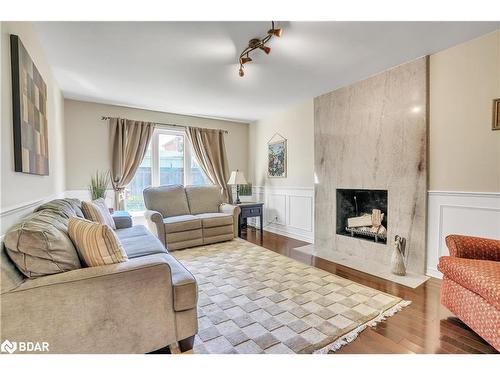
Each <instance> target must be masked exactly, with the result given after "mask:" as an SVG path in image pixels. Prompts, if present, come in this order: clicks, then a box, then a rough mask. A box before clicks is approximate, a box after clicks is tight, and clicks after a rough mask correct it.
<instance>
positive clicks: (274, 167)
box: [267, 136, 287, 178]
mask: <svg viewBox="0 0 500 375" xmlns="http://www.w3.org/2000/svg"><path fill="white" fill-rule="evenodd" d="M273 138H274V136H273ZM273 138H271V140H270V141H269V142H268V144H267V160H268V162H267V175H268V177H271V178H285V177H286V169H287V149H286V139H285V138H283V137H282V138H283V139H280V140H278V141H273Z"/></svg>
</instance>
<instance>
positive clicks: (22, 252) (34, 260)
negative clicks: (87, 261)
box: [4, 210, 81, 277]
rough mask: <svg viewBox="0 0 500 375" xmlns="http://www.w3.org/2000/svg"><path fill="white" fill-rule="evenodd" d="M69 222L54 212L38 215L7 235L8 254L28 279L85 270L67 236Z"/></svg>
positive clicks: (20, 224)
mask: <svg viewBox="0 0 500 375" xmlns="http://www.w3.org/2000/svg"><path fill="white" fill-rule="evenodd" d="M67 226H68V219H67V218H66V217H64V216H62V215H61V214H60V213H58V212H56V211H53V210H43V211H38V212H34V213H33V214H31V215H29V216H28V217H26V218H24V219H23V220H21V221H20V222H18V223H17V224H15V225H14V226H13V227H11V228H10V229H9V230H8V231H7V233H6V234H5V239H4V244H5V249H6V251H7V254H8V255H9V257H10V259H11V260H12V262H14V263H15V265H16V266H17V268H18V269H19V271H21V272H22V273H23V274H24V275H26V276H27V277H39V276H46V275H52V274H55V273H60V272H66V271H71V270H74V269H78V268H81V263H80V260H79V258H78V253H77V251H76V249H75V246H74V245H73V242H71V239H70V238H69V236H68V233H67Z"/></svg>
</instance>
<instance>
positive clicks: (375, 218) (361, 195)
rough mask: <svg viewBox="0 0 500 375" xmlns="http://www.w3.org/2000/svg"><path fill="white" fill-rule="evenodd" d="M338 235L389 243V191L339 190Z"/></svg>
mask: <svg viewBox="0 0 500 375" xmlns="http://www.w3.org/2000/svg"><path fill="white" fill-rule="evenodd" d="M336 233H337V234H339V235H343V236H349V237H357V238H361V239H364V240H368V241H373V242H379V243H387V190H368V189H337V228H336Z"/></svg>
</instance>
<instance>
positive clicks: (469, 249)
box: [446, 234, 500, 261]
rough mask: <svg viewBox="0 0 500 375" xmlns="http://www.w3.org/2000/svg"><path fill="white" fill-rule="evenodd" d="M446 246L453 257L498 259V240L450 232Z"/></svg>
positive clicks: (499, 256) (499, 249) (499, 251)
mask: <svg viewBox="0 0 500 375" xmlns="http://www.w3.org/2000/svg"><path fill="white" fill-rule="evenodd" d="M446 246H448V249H449V250H450V255H451V256H453V257H458V258H469V259H482V260H494V261H500V240H494V239H489V238H481V237H471V236H460V235H457V234H451V235H449V236H447V237H446Z"/></svg>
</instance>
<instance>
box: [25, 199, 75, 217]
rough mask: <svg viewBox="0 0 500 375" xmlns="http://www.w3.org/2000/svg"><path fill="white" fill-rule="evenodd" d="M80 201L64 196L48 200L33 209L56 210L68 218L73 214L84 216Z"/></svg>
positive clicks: (36, 210)
mask: <svg viewBox="0 0 500 375" xmlns="http://www.w3.org/2000/svg"><path fill="white" fill-rule="evenodd" d="M81 205H82V202H80V200H79V199H74V198H64V199H54V200H51V201H50V202H47V203H44V204H42V205H41V206H39V207H37V208H36V209H35V212H38V211H43V210H52V211H56V212H58V213H59V214H60V215H63V216H65V217H66V218H68V219H69V218H70V217H73V216H77V217H82V218H83V217H84V216H83V212H82V208H81Z"/></svg>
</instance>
